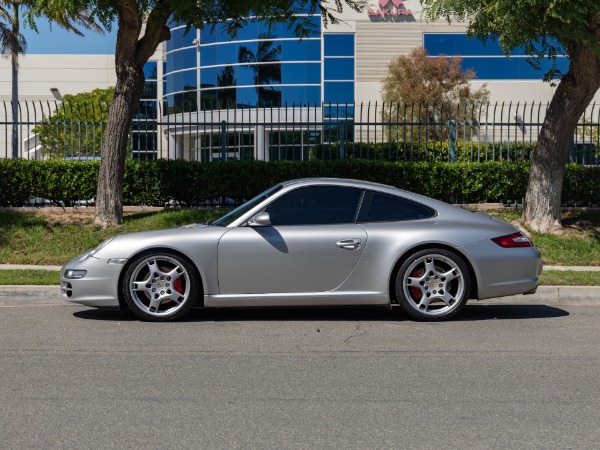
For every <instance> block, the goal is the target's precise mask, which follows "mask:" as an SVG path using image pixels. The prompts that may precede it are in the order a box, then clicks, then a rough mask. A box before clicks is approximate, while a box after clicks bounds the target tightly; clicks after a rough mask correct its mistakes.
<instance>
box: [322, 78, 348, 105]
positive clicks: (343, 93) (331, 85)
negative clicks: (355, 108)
mask: <svg viewBox="0 0 600 450" xmlns="http://www.w3.org/2000/svg"><path fill="white" fill-rule="evenodd" d="M324 84H325V103H354V83H352V82H333V81H326V82H325V83H324Z"/></svg>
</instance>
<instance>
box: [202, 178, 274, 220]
mask: <svg viewBox="0 0 600 450" xmlns="http://www.w3.org/2000/svg"><path fill="white" fill-rule="evenodd" d="M281 187H282V185H281V184H278V185H276V186H273V187H271V188H269V189H267V190H266V191H264V192H263V193H261V194H258V195H257V196H256V197H254V198H253V199H252V200H250V201H248V202H246V203H244V204H243V205H241V206H238V207H237V208H236V209H234V210H233V211H230V212H228V213H227V214H225V215H224V216H223V217H221V218H219V219H217V220H215V221H214V222H213V223H212V224H211V225H215V226H218V227H228V226H229V225H230V224H231V223H232V222H234V221H235V220H237V219H239V218H240V217H241V216H243V215H244V214H245V213H247V212H248V211H250V210H251V209H252V208H254V207H255V206H256V205H258V204H259V203H260V202H262V201H263V200H266V199H267V198H269V197H270V196H271V195H273V194H275V193H276V192H278V191H279V190H280V189H281Z"/></svg>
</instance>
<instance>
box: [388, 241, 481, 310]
mask: <svg viewBox="0 0 600 450" xmlns="http://www.w3.org/2000/svg"><path fill="white" fill-rule="evenodd" d="M470 290H471V280H470V277H469V270H468V268H467V266H466V264H465V262H464V261H463V260H462V259H461V258H460V257H459V256H458V255H456V254H455V253H452V252H450V251H448V250H444V249H427V250H422V251H420V252H417V253H415V254H414V255H412V256H411V257H410V258H408V259H407V260H406V261H405V262H404V263H403V264H402V266H401V267H400V270H399V271H398V275H397V277H396V296H397V298H398V302H399V303H400V306H401V307H402V309H403V310H404V311H406V313H407V314H408V315H410V316H411V317H413V318H415V319H419V320H428V321H435V320H445V319H448V318H449V317H452V316H454V315H456V314H458V312H459V311H460V310H461V309H462V308H463V307H464V305H465V303H466V302H467V300H468V298H469V293H470Z"/></svg>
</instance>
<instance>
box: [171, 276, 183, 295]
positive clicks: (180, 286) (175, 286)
mask: <svg viewBox="0 0 600 450" xmlns="http://www.w3.org/2000/svg"><path fill="white" fill-rule="evenodd" d="M173 289H175V290H176V291H177V292H179V293H180V294H183V281H182V279H181V277H179V278H177V279H176V280H175V282H174V283H173Z"/></svg>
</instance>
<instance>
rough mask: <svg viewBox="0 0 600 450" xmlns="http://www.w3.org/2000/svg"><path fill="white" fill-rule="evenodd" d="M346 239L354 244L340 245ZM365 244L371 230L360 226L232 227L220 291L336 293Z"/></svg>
mask: <svg viewBox="0 0 600 450" xmlns="http://www.w3.org/2000/svg"><path fill="white" fill-rule="evenodd" d="M345 241H348V242H349V243H350V242H356V243H357V244H356V248H352V249H350V248H342V247H338V246H337V245H336V244H337V243H340V245H343V242H345ZM366 245H367V233H366V232H365V230H364V228H363V227H361V226H360V225H356V224H341V225H327V226H281V227H258V228H250V227H240V228H234V229H232V230H231V231H229V232H227V233H225V234H224V235H223V237H221V240H220V242H219V251H218V253H219V256H218V261H219V263H218V266H219V270H218V272H219V293H220V294H221V295H232V294H236V293H237V294H274V293H290V294H292V293H305V292H326V291H333V290H335V289H336V288H337V287H338V286H339V285H340V284H342V283H343V281H344V280H345V279H346V278H347V277H348V276H349V275H350V272H352V270H353V269H354V267H355V266H356V264H357V263H358V261H359V259H360V256H361V255H362V253H363V251H364V248H365V246H366ZM348 246H350V245H348Z"/></svg>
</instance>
